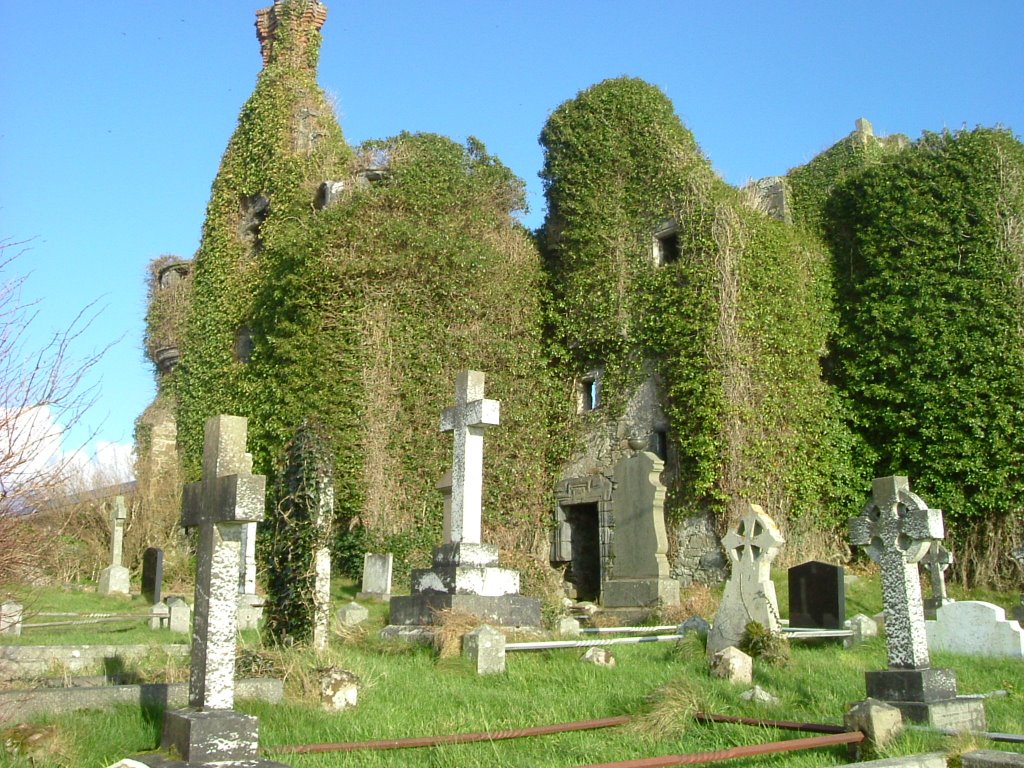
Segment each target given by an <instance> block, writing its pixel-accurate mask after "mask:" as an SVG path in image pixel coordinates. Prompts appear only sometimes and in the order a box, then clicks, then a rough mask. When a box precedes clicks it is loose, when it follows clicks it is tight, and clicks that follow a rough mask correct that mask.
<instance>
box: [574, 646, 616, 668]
mask: <svg viewBox="0 0 1024 768" xmlns="http://www.w3.org/2000/svg"><path fill="white" fill-rule="evenodd" d="M580 661H585V662H587V663H588V664H596V665H597V666H599V667H614V666H615V663H616V662H615V657H614V656H613V655H612V652H611V651H609V650H608V649H607V648H602V647H601V646H599V645H595V646H593V647H591V648H588V649H587V652H586V653H584V654H583V656H581V657H580Z"/></svg>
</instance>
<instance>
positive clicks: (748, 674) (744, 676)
mask: <svg viewBox="0 0 1024 768" xmlns="http://www.w3.org/2000/svg"><path fill="white" fill-rule="evenodd" d="M711 674H712V676H714V677H720V678H722V679H723V680H728V681H729V682H730V683H737V684H739V683H742V684H744V685H749V684H750V683H751V682H752V681H753V679H754V660H753V659H752V658H750V656H748V655H747V654H745V653H744V652H743V651H741V650H740V649H739V648H737V647H736V646H734V645H730V646H728V647H726V648H723V649H722V650H720V651H717V652H716V653H715V655H714V656H712V657H711Z"/></svg>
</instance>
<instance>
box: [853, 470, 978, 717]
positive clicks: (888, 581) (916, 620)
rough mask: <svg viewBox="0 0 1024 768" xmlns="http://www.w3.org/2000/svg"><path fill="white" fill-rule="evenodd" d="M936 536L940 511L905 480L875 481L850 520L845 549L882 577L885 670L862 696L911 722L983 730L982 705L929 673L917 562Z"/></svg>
mask: <svg viewBox="0 0 1024 768" xmlns="http://www.w3.org/2000/svg"><path fill="white" fill-rule="evenodd" d="M943 536H944V530H943V525H942V511H941V510H938V509H929V507H928V505H927V504H925V503H924V501H923V500H922V499H921V497H919V496H917V495H916V494H914V493H911V492H910V483H909V481H908V480H907V478H906V477H895V476H894V477H882V478H877V479H875V481H874V483H873V486H872V498H871V501H870V502H868V504H867V506H865V507H864V510H863V511H862V512H861V514H860V515H859V516H858V517H855V518H853V519H852V520H851V521H850V541H851V543H853V544H855V545H858V546H862V547H864V548H865V550H866V551H867V553H868V556H869V557H871V559H872V560H874V561H875V562H877V563H878V564H879V566H880V567H881V572H882V604H883V605H884V606H885V633H886V646H887V649H888V656H889V668H888V669H886V670H881V671H872V672H867V673H865V679H866V684H867V694H868V696H869V697H871V698H874V699H880V700H882V701H885V702H888V703H890V704H892V705H893V706H894V707H896V708H898V709H899V710H900V711H901V712H902V713H903V716H904V717H905V718H907V719H908V720H911V721H914V722H921V723H927V724H928V725H931V726H934V727H938V728H953V729H958V730H960V729H968V730H975V731H983V730H985V709H984V705H983V703H982V702H981V701H979V700H977V699H968V698H964V697H960V698H958V697H957V695H956V674H955V673H954V672H953V671H952V670H949V669H934V668H932V667H931V660H930V659H929V656H928V641H927V635H926V631H925V619H924V605H923V603H922V599H921V580H920V578H919V577H918V574H917V562H918V560H920V559H921V557H923V556H924V553H925V552H927V551H928V548H929V547H930V546H931V542H932V541H933V540H935V539H941V538H942V537H943Z"/></svg>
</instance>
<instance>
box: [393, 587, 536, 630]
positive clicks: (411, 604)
mask: <svg viewBox="0 0 1024 768" xmlns="http://www.w3.org/2000/svg"><path fill="white" fill-rule="evenodd" d="M389 605H390V623H391V624H393V625H395V624H397V625H402V626H415V625H420V626H426V625H431V624H433V623H434V621H435V616H434V614H435V613H437V612H438V611H443V610H449V609H450V610H456V611H463V612H465V613H471V614H473V615H474V616H478V617H480V619H481V621H482V622H483V623H486V624H496V625H498V626H502V627H539V626H540V625H541V619H540V600H538V599H536V598H533V597H524V596H523V595H502V596H500V597H488V596H485V595H461V594H459V595H451V594H441V593H436V592H434V593H426V594H419V595H402V596H397V595H396V596H394V597H392V598H391V603H390V604H389Z"/></svg>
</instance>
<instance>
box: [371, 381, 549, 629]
mask: <svg viewBox="0 0 1024 768" xmlns="http://www.w3.org/2000/svg"><path fill="white" fill-rule="evenodd" d="M500 409H501V405H500V403H499V402H498V401H496V400H487V399H485V398H484V374H483V373H480V372H479V371H463V372H462V373H460V374H459V375H458V377H457V379H456V383H455V405H454V406H452V407H451V408H446V409H445V411H444V413H442V414H441V431H442V432H452V433H453V435H454V441H453V443H454V447H453V449H452V473H451V479H452V482H451V513H450V521H451V522H450V525H449V526H448V530H449V533H448V536H447V538H446V539H445V541H444V542H443V543H442V544H441V546H439V547H437V548H436V549H435V550H434V556H433V567H431V568H429V569H419V570H414V571H413V573H412V589H411V594H410V595H408V596H404V595H403V596H400V597H392V598H391V602H390V609H391V611H390V614H391V615H390V622H391V626H390V627H388V628H387V629H386V630H385V634H386V635H392V636H394V635H401V634H403V632H404V630H403V629H402V628H407V627H429V626H431V625H432V623H433V620H434V614H435V613H437V612H438V611H441V610H444V609H454V610H458V611H464V612H466V613H471V614H473V615H475V616H477V617H479V618H480V619H482V620H483V621H484V622H486V623H488V624H497V625H500V626H531V627H532V626H540V601H539V600H537V599H535V598H529V597H524V596H523V595H520V594H519V573H518V572H517V571H513V570H511V569H508V568H499V567H498V548H497V547H496V546H494V545H491V544H484V543H482V541H481V517H482V497H483V466H484V429H485V427H488V426H495V425H497V424H498V421H499V414H500Z"/></svg>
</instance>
